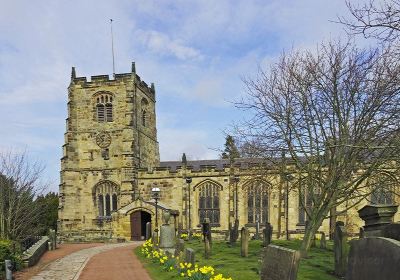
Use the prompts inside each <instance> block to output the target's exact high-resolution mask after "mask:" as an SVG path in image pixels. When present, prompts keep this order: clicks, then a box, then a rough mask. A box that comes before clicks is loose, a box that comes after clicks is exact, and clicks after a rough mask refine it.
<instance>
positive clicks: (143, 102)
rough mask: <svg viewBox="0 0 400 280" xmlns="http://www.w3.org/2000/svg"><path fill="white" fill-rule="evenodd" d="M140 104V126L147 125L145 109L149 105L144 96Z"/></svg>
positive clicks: (146, 109)
mask: <svg viewBox="0 0 400 280" xmlns="http://www.w3.org/2000/svg"><path fill="white" fill-rule="evenodd" d="M140 106H141V112H142V116H141V117H142V126H147V125H148V121H147V118H148V116H147V111H148V106H149V102H148V101H147V99H146V98H142V102H141V104H140Z"/></svg>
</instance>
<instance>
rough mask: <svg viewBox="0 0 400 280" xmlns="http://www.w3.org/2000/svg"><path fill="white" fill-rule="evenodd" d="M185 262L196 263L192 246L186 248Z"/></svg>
mask: <svg viewBox="0 0 400 280" xmlns="http://www.w3.org/2000/svg"><path fill="white" fill-rule="evenodd" d="M185 262H187V263H191V264H192V265H194V262H195V257H194V250H193V249H192V248H186V249H185Z"/></svg>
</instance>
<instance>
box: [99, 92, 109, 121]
mask: <svg viewBox="0 0 400 280" xmlns="http://www.w3.org/2000/svg"><path fill="white" fill-rule="evenodd" d="M112 102H113V98H112V95H111V94H110V93H101V94H100V95H97V97H96V117H97V121H98V122H112V121H113V105H112Z"/></svg>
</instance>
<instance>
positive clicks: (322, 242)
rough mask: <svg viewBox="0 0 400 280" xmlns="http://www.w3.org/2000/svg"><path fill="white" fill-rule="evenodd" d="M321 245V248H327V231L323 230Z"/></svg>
mask: <svg viewBox="0 0 400 280" xmlns="http://www.w3.org/2000/svg"><path fill="white" fill-rule="evenodd" d="M319 247H320V248H321V249H326V236H325V232H321V240H320V241H319Z"/></svg>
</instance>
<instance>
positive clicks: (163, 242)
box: [159, 211, 175, 254]
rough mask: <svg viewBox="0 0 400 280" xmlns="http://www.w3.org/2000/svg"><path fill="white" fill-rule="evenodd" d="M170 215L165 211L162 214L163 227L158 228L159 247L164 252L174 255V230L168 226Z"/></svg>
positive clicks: (171, 226)
mask: <svg viewBox="0 0 400 280" xmlns="http://www.w3.org/2000/svg"><path fill="white" fill-rule="evenodd" d="M170 217H171V215H170V213H169V212H167V211H165V212H164V213H163V225H162V226H161V227H160V244H159V247H160V249H162V250H163V251H165V252H169V253H170V254H175V229H174V226H173V225H170V224H169V219H170Z"/></svg>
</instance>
